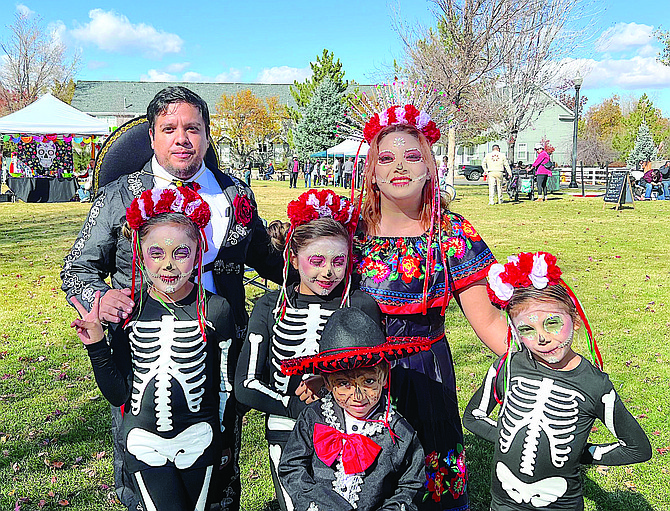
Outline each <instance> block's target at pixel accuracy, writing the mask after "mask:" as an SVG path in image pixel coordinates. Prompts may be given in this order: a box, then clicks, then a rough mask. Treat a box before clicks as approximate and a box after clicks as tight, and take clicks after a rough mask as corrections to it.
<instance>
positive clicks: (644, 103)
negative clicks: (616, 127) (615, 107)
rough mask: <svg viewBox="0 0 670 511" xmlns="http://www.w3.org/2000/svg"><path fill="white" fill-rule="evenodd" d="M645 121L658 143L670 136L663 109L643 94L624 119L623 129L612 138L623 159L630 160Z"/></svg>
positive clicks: (614, 146)
mask: <svg viewBox="0 0 670 511" xmlns="http://www.w3.org/2000/svg"><path fill="white" fill-rule="evenodd" d="M643 122H644V123H645V124H646V125H647V127H648V129H649V132H650V133H651V136H652V138H653V140H654V143H655V144H656V145H659V144H660V143H661V142H662V141H663V140H666V139H667V138H668V137H669V136H670V128H669V126H668V121H667V119H664V118H663V115H662V113H661V110H660V109H658V108H656V107H655V106H654V103H653V102H652V101H651V99H649V96H647V95H646V94H642V96H641V97H640V99H639V100H638V101H637V103H636V104H635V108H634V109H633V110H632V111H631V112H630V113H629V114H628V115H627V116H626V117H625V118H624V119H623V129H622V130H621V131H620V132H618V133H616V134H615V136H614V138H613V139H612V147H613V148H614V149H615V150H616V151H617V152H618V153H619V156H620V158H621V159H622V160H623V159H625V160H628V158H629V157H630V155H631V151H633V149H634V147H635V140H636V138H637V136H638V132H639V129H640V126H641V125H642V123H643Z"/></svg>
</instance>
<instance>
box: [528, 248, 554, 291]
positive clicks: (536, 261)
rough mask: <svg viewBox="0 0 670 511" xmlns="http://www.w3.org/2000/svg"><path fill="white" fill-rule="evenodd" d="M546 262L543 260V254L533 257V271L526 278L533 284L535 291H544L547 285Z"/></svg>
mask: <svg viewBox="0 0 670 511" xmlns="http://www.w3.org/2000/svg"><path fill="white" fill-rule="evenodd" d="M547 271H548V267H547V262H546V261H545V260H544V254H535V255H533V269H532V270H531V272H530V275H528V278H529V279H530V281H531V282H532V283H533V287H534V288H535V289H544V288H545V287H547V284H549V279H548V278H547Z"/></svg>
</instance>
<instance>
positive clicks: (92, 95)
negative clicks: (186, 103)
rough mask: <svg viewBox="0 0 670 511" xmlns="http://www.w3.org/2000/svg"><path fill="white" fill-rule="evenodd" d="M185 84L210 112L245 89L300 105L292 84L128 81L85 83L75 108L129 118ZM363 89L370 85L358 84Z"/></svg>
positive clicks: (78, 86) (76, 93)
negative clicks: (223, 99)
mask: <svg viewBox="0 0 670 511" xmlns="http://www.w3.org/2000/svg"><path fill="white" fill-rule="evenodd" d="M173 85H183V86H184V87H188V88H189V89H191V90H192V91H193V92H195V93H196V94H198V95H199V96H200V97H201V98H202V99H204V100H205V101H206V102H207V105H208V106H209V109H210V112H213V111H214V106H215V105H216V103H217V102H218V101H219V99H221V95H223V94H228V95H230V94H236V93H238V92H239V91H242V90H251V92H253V94H254V95H255V96H258V97H260V98H267V97H271V96H278V97H279V103H281V104H283V105H287V106H290V107H294V108H295V106H296V103H295V100H294V99H293V96H291V92H290V87H291V85H293V84H288V83H281V84H277V83H197V82H187V83H184V82H127V81H117V82H115V81H100V82H94V81H82V80H79V81H78V82H77V84H76V87H75V90H74V96H73V98H72V106H73V107H75V108H78V109H79V110H81V111H83V112H87V113H89V114H92V115H129V116H133V117H134V116H138V115H142V114H146V112H147V106H148V105H149V102H150V101H151V100H152V99H153V97H154V96H155V95H156V93H157V92H159V91H160V90H162V89H164V88H165V87H169V86H173ZM357 87H359V88H361V89H368V88H369V87H370V86H366V85H362V86H361V85H357Z"/></svg>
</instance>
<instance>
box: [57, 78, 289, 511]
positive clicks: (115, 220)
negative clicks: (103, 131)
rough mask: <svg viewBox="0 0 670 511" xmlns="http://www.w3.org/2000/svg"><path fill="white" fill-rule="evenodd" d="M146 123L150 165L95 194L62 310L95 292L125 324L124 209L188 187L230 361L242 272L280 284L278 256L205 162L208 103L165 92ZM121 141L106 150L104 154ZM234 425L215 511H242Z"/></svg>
mask: <svg viewBox="0 0 670 511" xmlns="http://www.w3.org/2000/svg"><path fill="white" fill-rule="evenodd" d="M147 121H148V130H149V138H150V143H151V148H152V149H153V153H154V154H153V157H152V158H151V159H150V160H149V161H147V162H146V164H145V165H144V166H143V167H142V169H141V170H139V171H137V172H132V173H130V174H126V175H121V176H120V177H118V178H116V179H115V180H114V181H111V182H110V183H108V184H106V185H104V186H102V187H101V188H100V190H99V191H98V194H97V196H96V197H95V199H94V201H93V205H92V207H91V210H90V212H89V214H88V218H87V219H86V222H85V223H84V226H83V227H82V230H81V232H80V233H79V236H78V237H77V239H76V241H75V243H74V245H73V247H72V249H71V251H70V253H69V254H68V255H67V256H66V257H65V261H64V266H63V270H62V271H61V278H62V279H63V285H62V289H63V291H65V293H66V296H67V299H68V301H69V302H71V298H72V297H76V298H77V299H78V300H79V302H80V303H82V304H84V305H85V306H86V307H88V308H90V307H91V305H92V304H93V300H94V297H95V292H96V291H100V292H101V294H102V298H101V299H100V315H101V318H102V319H103V320H104V321H106V322H107V323H109V328H110V331H111V330H113V329H115V328H118V327H120V326H122V325H123V323H124V322H125V320H126V319H127V318H128V317H129V316H130V314H131V313H132V311H133V308H134V307H135V303H134V300H133V299H132V295H133V293H132V292H131V287H132V285H133V284H135V290H134V291H135V293H134V295H135V296H139V291H140V288H139V283H140V279H139V278H137V279H136V282H134V281H133V278H132V264H133V261H132V248H131V246H130V242H129V241H128V240H127V239H126V238H125V237H124V236H123V235H122V232H121V231H122V227H123V224H124V223H125V214H126V208H127V207H129V206H130V204H131V202H132V200H133V199H134V198H135V197H139V196H140V195H141V193H142V192H143V191H144V190H147V189H151V188H170V187H175V186H188V187H189V188H192V189H194V190H195V191H197V192H198V193H199V194H200V195H201V196H202V198H203V199H204V200H205V201H206V202H207V203H208V204H209V207H210V210H211V213H212V216H211V222H210V224H209V225H208V226H207V227H206V228H205V236H206V239H207V245H208V247H207V251H206V252H204V254H203V273H202V282H203V286H204V288H205V289H207V290H208V291H211V292H213V293H216V294H219V295H221V296H223V297H224V298H226V299H227V300H228V302H229V303H230V306H231V309H232V313H233V316H234V321H235V325H236V327H237V334H238V335H237V339H236V340H235V342H237V345H236V346H233V347H232V348H231V351H230V353H234V354H235V356H237V355H236V354H237V353H238V352H239V346H240V344H241V342H242V340H243V339H244V336H245V329H246V324H247V320H248V315H247V313H246V311H245V308H244V285H243V276H244V266H245V264H247V265H249V266H251V267H252V268H254V269H256V271H258V273H259V274H260V275H261V276H263V277H266V278H269V279H271V280H273V281H275V282H281V281H282V268H283V261H282V258H281V255H280V254H278V253H276V252H275V251H273V250H272V249H271V248H270V242H269V238H268V235H267V232H266V230H265V227H264V226H263V223H262V220H261V219H260V217H259V216H258V212H257V208H256V203H255V200H254V196H253V193H252V192H251V189H250V188H249V187H248V186H246V185H245V184H244V183H242V182H241V181H239V180H237V179H235V178H233V177H231V176H230V175H228V174H224V173H222V172H221V171H220V170H219V169H218V168H208V167H207V166H206V165H205V163H204V158H205V154H206V152H207V148H208V146H209V129H210V128H209V109H208V107H207V103H206V102H205V101H204V100H203V99H202V98H201V97H200V96H198V95H197V94H195V93H194V92H192V91H191V90H189V89H187V88H185V87H167V88H165V89H163V90H162V91H160V92H159V93H158V94H156V96H155V97H154V98H153V99H152V100H151V102H150V103H149V106H148V107H147ZM129 124H131V123H129ZM138 124H139V127H138V128H137V129H146V127H145V126H146V122H139V123H138ZM133 129H135V128H133V127H129V128H128V130H127V132H126V133H125V135H126V136H130V133H131V132H132V130H133ZM144 133H146V132H144ZM123 136H124V135H121V136H119V137H118V138H116V139H115V142H111V143H110V147H111V146H112V144H114V143H119V141H121V139H122V138H123ZM144 136H146V135H144ZM112 139H114V136H112V138H111V139H110V140H112ZM103 149H104V148H103ZM108 153H109V154H111V153H112V151H111V150H109V151H108ZM101 154H105V153H104V151H103V152H101ZM103 157H104V156H103ZM107 277H111V286H109V285H108V284H107V283H106V282H105V279H106V278H107ZM235 405H236V403H235V400H233V399H229V400H228V402H227V406H226V411H225V413H226V414H233V415H234V414H235V413H236V409H235V408H236V406H235ZM238 419H239V420H238V421H237V424H236V427H235V431H230V432H226V436H230V437H231V442H230V444H229V445H228V446H227V448H224V452H223V454H222V466H221V470H220V471H219V475H220V476H221V480H220V483H219V484H213V485H212V487H214V488H218V489H220V490H221V491H222V495H221V496H217V498H216V500H217V501H221V503H222V509H238V508H239V497H240V480H239V469H238V467H237V459H238V456H239V440H240V433H241V415H239V416H238ZM121 420H122V418H121V413H120V409H118V408H112V432H113V435H114V450H115V452H114V458H115V461H114V465H115V466H114V478H115V485H116V489H117V494H118V495H119V498H120V499H121V501H122V502H123V503H124V504H125V505H126V506H128V507H129V509H133V510H134V509H136V508H137V500H136V498H135V495H134V493H135V492H134V489H133V488H132V486H131V483H130V477H129V475H128V474H127V473H126V472H125V471H124V470H123V466H122V464H123V452H124V450H125V446H124V445H121V443H119V439H118V438H117V435H116V432H117V431H118V430H119V423H120V421H121ZM224 462H225V463H224Z"/></svg>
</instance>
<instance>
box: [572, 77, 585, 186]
mask: <svg viewBox="0 0 670 511" xmlns="http://www.w3.org/2000/svg"><path fill="white" fill-rule="evenodd" d="M583 81H584V80H583V79H582V77H581V76H579V75H577V78H575V80H574V83H575V118H574V126H573V130H572V171H571V172H570V184H569V185H568V188H577V129H578V127H579V89H580V87H581V86H582V82H583Z"/></svg>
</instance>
